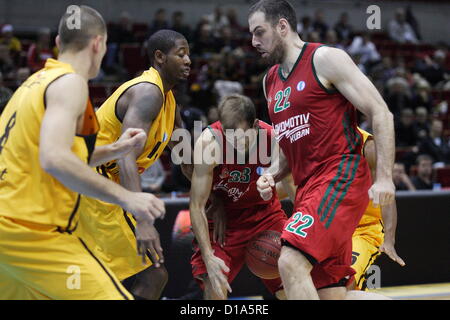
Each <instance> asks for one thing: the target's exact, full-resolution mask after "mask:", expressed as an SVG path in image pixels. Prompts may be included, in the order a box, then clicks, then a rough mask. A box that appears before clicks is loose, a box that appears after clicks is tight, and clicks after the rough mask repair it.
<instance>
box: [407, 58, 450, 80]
mask: <svg viewBox="0 0 450 320" xmlns="http://www.w3.org/2000/svg"><path fill="white" fill-rule="evenodd" d="M446 56H447V54H446V52H445V51H444V50H436V51H435V52H434V54H433V57H432V58H430V57H429V56H425V58H424V59H423V61H420V62H419V64H418V65H417V66H416V68H415V70H416V71H417V72H419V73H420V74H421V75H422V76H423V77H424V78H425V79H426V80H427V81H428V82H429V83H430V84H431V85H432V86H436V85H437V84H438V83H440V82H441V81H442V82H443V81H444V80H446V79H449V78H450V71H449V70H448V69H447V67H446V64H445V60H446ZM442 85H443V83H442Z"/></svg>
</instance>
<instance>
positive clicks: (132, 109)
mask: <svg viewBox="0 0 450 320" xmlns="http://www.w3.org/2000/svg"><path fill="white" fill-rule="evenodd" d="M117 104H118V111H117V112H118V114H119V116H120V117H121V118H122V134H123V133H125V132H126V131H127V130H129V129H130V128H138V129H141V130H143V131H144V132H149V130H150V127H151V125H152V122H153V121H154V120H155V118H156V117H157V116H158V114H159V112H160V110H161V108H162V105H163V96H162V93H161V90H160V89H159V88H158V87H157V86H156V85H153V84H151V83H147V82H144V83H140V84H137V85H135V86H133V87H131V88H129V89H128V90H127V92H126V93H125V94H124V95H123V96H122V97H121V98H120V99H119V101H118V102H117ZM119 106H120V107H121V106H125V108H120V107H119ZM122 109H124V110H125V112H123V111H122V112H121V110H122ZM121 113H122V114H121ZM144 146H145V143H144V144H143V145H142V146H140V147H139V148H134V149H133V150H131V151H130V152H129V153H127V154H126V155H125V156H124V157H122V158H120V159H119V160H118V162H117V164H118V165H119V174H120V184H121V185H122V186H124V187H125V188H126V189H128V190H131V191H137V192H140V191H142V187H141V177H140V176H139V172H138V167H137V164H136V160H137V159H138V158H139V157H140V156H141V154H142V153H143V151H144ZM155 198H156V197H155ZM136 241H137V248H138V254H139V255H141V256H142V259H143V263H145V256H146V253H147V252H149V253H150V255H151V256H152V261H153V262H154V264H155V267H156V268H158V267H159V266H160V263H163V262H164V257H163V249H162V247H161V242H160V238H159V234H158V231H156V228H155V227H154V225H153V223H137V225H136ZM158 258H159V259H158Z"/></svg>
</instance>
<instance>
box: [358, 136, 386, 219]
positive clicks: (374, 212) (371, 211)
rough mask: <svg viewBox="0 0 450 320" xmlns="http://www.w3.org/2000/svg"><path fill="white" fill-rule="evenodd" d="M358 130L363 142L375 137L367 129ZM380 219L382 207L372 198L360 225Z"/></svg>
mask: <svg viewBox="0 0 450 320" xmlns="http://www.w3.org/2000/svg"><path fill="white" fill-rule="evenodd" d="M358 131H359V132H360V133H361V134H362V136H363V144H366V141H368V140H372V139H373V136H372V135H371V134H370V133H368V132H367V131H365V130H363V129H361V128H359V127H358ZM380 220H382V215H381V208H380V207H377V208H375V207H374V206H373V205H372V200H370V202H369V205H368V206H367V209H366V211H364V214H363V216H362V218H361V221H360V222H359V225H360V226H361V225H367V224H373V223H374V222H376V223H378V222H379V221H380Z"/></svg>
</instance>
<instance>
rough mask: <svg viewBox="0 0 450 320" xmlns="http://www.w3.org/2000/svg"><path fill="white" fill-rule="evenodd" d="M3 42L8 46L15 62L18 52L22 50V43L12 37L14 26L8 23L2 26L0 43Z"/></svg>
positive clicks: (18, 55) (17, 58)
mask: <svg viewBox="0 0 450 320" xmlns="http://www.w3.org/2000/svg"><path fill="white" fill-rule="evenodd" d="M1 44H4V45H6V46H7V47H8V49H9V51H10V53H11V56H12V58H13V59H14V62H15V63H16V64H17V63H18V60H19V57H20V52H21V51H22V44H21V43H20V40H19V39H17V38H16V37H14V28H13V26H12V25H10V24H5V25H4V26H3V27H2V34H1V36H0V45H1Z"/></svg>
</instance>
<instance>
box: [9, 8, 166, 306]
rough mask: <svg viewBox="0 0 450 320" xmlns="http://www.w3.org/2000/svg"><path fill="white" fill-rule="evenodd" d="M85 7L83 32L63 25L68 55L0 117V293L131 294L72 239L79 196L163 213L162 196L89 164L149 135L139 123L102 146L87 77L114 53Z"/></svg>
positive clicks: (29, 83) (69, 22)
mask: <svg viewBox="0 0 450 320" xmlns="http://www.w3.org/2000/svg"><path fill="white" fill-rule="evenodd" d="M79 13H80V14H79V16H78V18H79V22H80V23H79V24H78V28H77V27H74V22H73V18H74V17H73V16H72V15H70V14H68V13H67V14H65V15H64V16H63V17H62V19H61V21H60V24H59V30H58V37H57V38H56V43H57V46H58V48H59V50H60V56H59V59H58V60H53V59H49V60H47V63H46V64H45V67H44V68H43V69H42V70H40V71H38V72H37V73H35V74H33V75H32V76H31V77H30V78H28V79H27V80H26V81H25V82H24V84H23V85H22V86H20V88H19V89H18V90H17V91H16V92H15V93H14V95H13V97H12V98H11V100H10V101H9V103H8V104H7V106H6V108H5V110H4V112H3V114H2V116H1V118H0V171H1V172H2V173H3V174H2V176H1V179H0V299H132V298H133V297H132V295H131V294H130V293H128V292H127V291H126V290H125V289H124V287H123V286H122V285H121V283H120V282H119V281H118V279H117V278H116V277H115V276H114V274H113V273H112V272H111V271H110V269H109V268H108V267H107V266H106V265H105V264H104V263H103V262H101V261H100V260H99V259H98V258H97V257H96V256H95V255H93V254H92V251H91V250H90V249H89V247H88V246H86V245H85V243H84V242H83V241H82V240H80V239H79V238H78V237H76V236H75V235H73V232H74V230H75V229H76V227H77V223H78V216H79V214H78V211H79V210H78V209H79V203H80V193H81V194H85V195H88V196H91V197H97V198H99V199H102V200H103V201H108V202H112V203H117V204H118V205H121V206H123V207H124V208H126V209H127V210H129V211H130V212H132V213H133V214H134V215H135V216H136V217H138V218H139V221H147V222H153V221H154V219H155V218H158V217H160V216H162V215H163V214H164V205H163V203H162V202H161V201H160V200H158V199H156V198H155V197H152V196H150V195H149V194H145V193H133V192H130V191H128V190H126V189H125V188H122V187H121V186H119V185H117V184H115V183H113V182H111V181H109V180H108V179H105V178H103V177H101V176H99V175H97V174H95V173H94V172H93V171H92V169H90V168H89V167H88V165H87V163H89V164H91V165H98V164H100V163H103V162H105V161H109V160H111V159H117V158H120V157H123V156H125V155H126V154H127V153H128V152H129V151H130V150H131V149H133V148H134V147H137V146H139V145H140V144H142V143H143V140H145V133H144V132H142V130H140V129H131V130H129V131H128V132H126V133H125V134H124V135H123V136H122V137H121V138H120V139H119V140H118V141H117V143H115V144H113V145H109V146H105V147H103V148H99V149H96V150H95V151H94V143H95V137H96V134H97V131H98V122H97V119H96V117H95V113H94V110H93V108H92V105H91V104H90V103H89V102H88V85H87V81H88V79H91V78H94V77H95V76H96V75H97V73H98V70H99V67H100V63H101V60H102V58H103V56H104V54H105V51H106V37H107V35H106V25H105V22H104V21H103V18H102V17H101V16H100V14H99V13H98V12H97V11H95V10H94V9H92V8H89V7H86V6H82V7H79ZM75 19H76V18H75ZM139 223H141V222H139Z"/></svg>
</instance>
